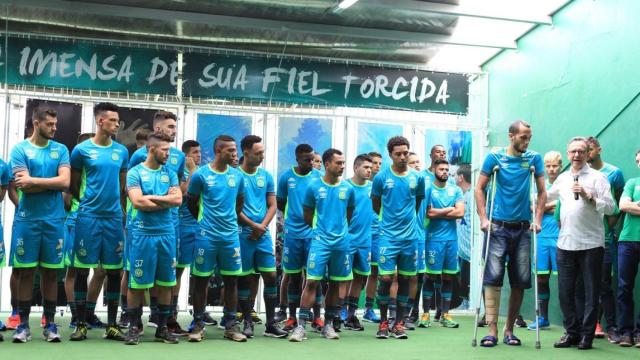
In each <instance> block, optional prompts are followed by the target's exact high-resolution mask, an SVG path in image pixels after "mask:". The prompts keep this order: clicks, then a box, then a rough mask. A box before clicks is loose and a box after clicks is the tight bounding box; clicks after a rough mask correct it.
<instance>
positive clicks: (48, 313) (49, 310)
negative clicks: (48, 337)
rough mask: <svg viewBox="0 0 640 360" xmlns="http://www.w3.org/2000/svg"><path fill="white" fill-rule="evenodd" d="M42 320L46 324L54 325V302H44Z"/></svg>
mask: <svg viewBox="0 0 640 360" xmlns="http://www.w3.org/2000/svg"><path fill="white" fill-rule="evenodd" d="M43 305H44V306H43V307H44V309H43V312H44V320H45V322H46V323H47V324H52V323H54V318H55V316H56V302H55V301H49V300H44V304H43Z"/></svg>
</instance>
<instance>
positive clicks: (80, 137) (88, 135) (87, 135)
mask: <svg viewBox="0 0 640 360" xmlns="http://www.w3.org/2000/svg"><path fill="white" fill-rule="evenodd" d="M94 136H96V133H82V134H80V135H78V140H77V143H78V144H80V143H81V142H83V141H85V140H87V139H91V138H92V137H94Z"/></svg>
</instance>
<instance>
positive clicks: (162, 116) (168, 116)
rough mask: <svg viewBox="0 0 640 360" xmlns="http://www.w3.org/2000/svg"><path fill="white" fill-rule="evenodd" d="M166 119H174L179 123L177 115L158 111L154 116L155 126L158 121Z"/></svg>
mask: <svg viewBox="0 0 640 360" xmlns="http://www.w3.org/2000/svg"><path fill="white" fill-rule="evenodd" d="M166 119H173V120H176V121H178V118H177V117H176V114H174V113H172V112H171V111H165V110H158V111H156V113H155V114H153V125H155V124H156V123H157V122H158V121H162V120H166Z"/></svg>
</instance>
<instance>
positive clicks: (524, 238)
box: [483, 223, 531, 289]
mask: <svg viewBox="0 0 640 360" xmlns="http://www.w3.org/2000/svg"><path fill="white" fill-rule="evenodd" d="M486 246H487V239H486V234H485V241H484V244H483V251H484V249H485V247H486ZM507 259H508V264H507V265H505V264H506V263H507ZM505 268H506V271H507V272H508V274H509V284H510V285H511V287H512V288H516V289H529V288H531V234H530V232H529V229H528V228H526V227H525V226H523V227H522V228H517V229H513V228H506V227H504V226H502V225H499V224H496V223H493V224H491V241H490V245H489V255H488V257H487V259H486V265H485V271H484V280H483V285H485V286H495V287H502V284H503V281H504V273H505Z"/></svg>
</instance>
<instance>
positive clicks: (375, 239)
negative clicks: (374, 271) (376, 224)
mask: <svg viewBox="0 0 640 360" xmlns="http://www.w3.org/2000/svg"><path fill="white" fill-rule="evenodd" d="M379 262H380V235H378V233H371V262H370V263H371V266H378V263H379Z"/></svg>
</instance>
